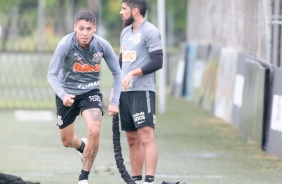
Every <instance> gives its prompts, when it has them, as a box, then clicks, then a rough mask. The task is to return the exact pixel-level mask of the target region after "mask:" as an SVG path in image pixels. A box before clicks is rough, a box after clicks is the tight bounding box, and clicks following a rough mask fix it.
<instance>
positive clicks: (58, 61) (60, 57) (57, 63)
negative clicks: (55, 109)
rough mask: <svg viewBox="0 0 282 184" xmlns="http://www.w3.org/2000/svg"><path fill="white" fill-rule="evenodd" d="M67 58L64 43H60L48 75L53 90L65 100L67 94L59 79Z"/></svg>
mask: <svg viewBox="0 0 282 184" xmlns="http://www.w3.org/2000/svg"><path fill="white" fill-rule="evenodd" d="M65 58H66V54H65V48H64V44H63V43H61V42H60V43H59V44H58V46H57V48H56V50H55V52H54V54H53V57H52V59H51V62H50V65H49V70H48V73H47V80H48V82H49V83H50V85H51V87H52V88H53V90H54V92H55V93H56V95H57V96H58V97H59V98H61V99H62V100H64V97H65V96H66V95H67V92H66V91H65V90H64V89H63V87H62V86H61V84H60V81H59V79H58V75H59V72H60V69H61V68H62V64H63V62H64V60H65Z"/></svg>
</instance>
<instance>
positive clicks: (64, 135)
mask: <svg viewBox="0 0 282 184" xmlns="http://www.w3.org/2000/svg"><path fill="white" fill-rule="evenodd" d="M60 136H61V141H62V143H63V145H64V146H65V147H73V148H75V149H79V148H80V146H81V141H80V139H79V138H78V137H77V136H76V135H75V134H74V123H72V124H70V125H69V126H67V127H65V128H63V129H60Z"/></svg>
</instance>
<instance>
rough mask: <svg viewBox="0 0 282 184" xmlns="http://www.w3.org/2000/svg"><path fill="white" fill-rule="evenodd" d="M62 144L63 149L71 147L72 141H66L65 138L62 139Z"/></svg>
mask: <svg viewBox="0 0 282 184" xmlns="http://www.w3.org/2000/svg"><path fill="white" fill-rule="evenodd" d="M61 140H62V144H63V145H64V146H65V147H71V145H72V140H70V139H67V138H62V139H61Z"/></svg>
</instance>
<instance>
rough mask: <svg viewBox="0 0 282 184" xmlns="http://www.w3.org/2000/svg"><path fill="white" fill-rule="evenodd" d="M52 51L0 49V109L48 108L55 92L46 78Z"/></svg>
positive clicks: (52, 104)
mask: <svg viewBox="0 0 282 184" xmlns="http://www.w3.org/2000/svg"><path fill="white" fill-rule="evenodd" d="M51 57H52V54H51V53H19V52H17V53H13V52H2V53H0V66H1V67H0V109H49V108H53V107H54V99H55V94H54V92H53V90H52V88H51V87H50V85H49V83H48V81H47V70H48V67H49V63H50V60H51Z"/></svg>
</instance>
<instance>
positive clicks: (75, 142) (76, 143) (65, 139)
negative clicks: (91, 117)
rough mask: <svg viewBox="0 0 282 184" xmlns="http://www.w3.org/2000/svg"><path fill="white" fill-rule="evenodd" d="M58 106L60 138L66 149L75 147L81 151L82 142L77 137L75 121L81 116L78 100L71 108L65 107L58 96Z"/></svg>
mask: <svg viewBox="0 0 282 184" xmlns="http://www.w3.org/2000/svg"><path fill="white" fill-rule="evenodd" d="M56 106H57V118H58V119H57V125H58V127H59V129H60V137H61V141H62V144H63V145H64V146H65V147H73V148H76V149H79V148H80V147H81V141H80V140H79V138H78V137H77V136H76V135H75V132H74V121H75V119H76V116H77V115H78V114H79V111H80V109H79V108H78V107H77V100H75V103H74V104H73V105H72V106H71V107H66V106H64V105H63V101H62V100H61V99H60V98H59V97H58V96H56Z"/></svg>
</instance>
